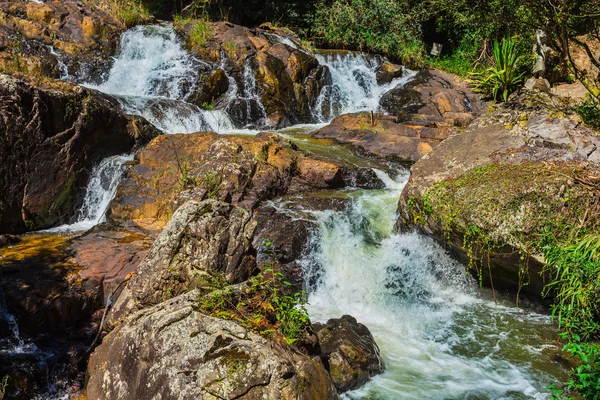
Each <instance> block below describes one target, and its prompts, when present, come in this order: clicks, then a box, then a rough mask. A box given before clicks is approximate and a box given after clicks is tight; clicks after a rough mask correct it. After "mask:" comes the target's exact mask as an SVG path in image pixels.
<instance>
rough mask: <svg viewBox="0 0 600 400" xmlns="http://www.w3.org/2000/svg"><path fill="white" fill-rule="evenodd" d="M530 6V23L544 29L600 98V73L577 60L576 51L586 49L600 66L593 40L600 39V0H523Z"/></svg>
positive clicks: (571, 66) (563, 57) (594, 62)
mask: <svg viewBox="0 0 600 400" xmlns="http://www.w3.org/2000/svg"><path fill="white" fill-rule="evenodd" d="M521 3H522V6H523V7H524V8H525V9H527V10H528V12H529V15H528V16H527V18H528V19H529V23H530V24H531V25H532V27H534V28H536V29H542V30H543V31H545V32H546V35H547V36H548V38H549V39H550V46H551V47H552V48H553V49H554V50H556V51H557V52H558V53H559V54H560V56H561V60H562V62H563V63H564V65H565V66H566V67H567V68H568V69H569V71H570V72H572V73H573V75H575V77H576V78H577V79H578V80H579V81H580V82H581V83H582V84H583V85H584V86H585V87H586V89H587V90H588V91H589V92H590V94H591V95H592V96H593V97H595V98H596V99H600V76H599V75H598V74H597V73H596V74H594V73H592V71H584V70H582V69H581V68H580V66H578V65H577V64H576V63H575V62H574V61H573V51H574V49H575V48H577V47H578V48H580V49H582V50H583V51H585V54H586V55H587V57H588V58H589V60H590V62H591V64H592V65H594V66H595V67H596V68H598V69H600V55H599V54H594V52H593V51H592V48H591V47H590V44H589V43H590V41H592V40H593V41H596V43H600V0H542V1H530V0H521ZM594 75H595V76H594Z"/></svg>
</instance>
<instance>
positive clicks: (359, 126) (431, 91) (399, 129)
mask: <svg viewBox="0 0 600 400" xmlns="http://www.w3.org/2000/svg"><path fill="white" fill-rule="evenodd" d="M388 68H390V67H388ZM380 106H381V108H382V110H383V111H384V112H386V113H387V114H392V115H385V114H380V113H374V114H373V115H372V116H371V114H369V113H356V114H344V115H341V116H339V117H337V118H336V119H334V120H333V121H332V122H331V123H330V124H329V125H328V126H326V127H324V128H322V129H319V130H317V131H316V132H315V133H314V134H313V135H314V136H315V137H317V138H331V139H335V140H336V141H338V142H340V143H348V144H351V145H353V146H355V147H357V148H359V149H360V150H362V151H364V152H367V153H368V154H371V155H374V156H377V157H381V158H385V159H388V160H390V161H395V162H400V163H402V164H412V163H414V162H416V161H417V160H419V159H420V158H421V157H423V156H424V155H425V154H427V153H428V152H429V151H431V149H433V148H435V146H437V145H438V143H439V142H441V141H442V140H444V139H446V138H447V137H448V136H449V135H450V134H451V133H452V132H454V131H455V130H456V129H457V128H463V127H465V126H467V125H468V124H469V123H470V122H471V121H472V120H473V119H474V118H476V117H477V116H479V115H481V114H482V104H481V100H480V99H479V96H477V95H476V94H474V93H473V92H472V91H471V90H470V89H468V88H467V85H466V83H465V82H462V81H461V80H459V79H458V78H456V77H454V76H452V75H450V74H447V73H444V72H440V71H437V70H425V71H421V72H419V73H418V74H417V76H416V77H415V79H414V80H412V81H411V82H409V83H408V84H406V85H404V86H402V87H398V88H396V89H392V90H390V91H389V92H387V93H386V94H384V95H383V96H382V98H381V100H380Z"/></svg>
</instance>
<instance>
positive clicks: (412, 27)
mask: <svg viewBox="0 0 600 400" xmlns="http://www.w3.org/2000/svg"><path fill="white" fill-rule="evenodd" d="M313 33H314V35H315V39H316V40H317V41H319V42H321V43H322V44H324V45H326V46H333V47H340V48H346V49H351V50H361V51H370V52H377V53H383V54H385V55H388V56H389V57H391V58H393V59H397V60H399V61H401V62H402V63H404V64H407V65H410V66H421V65H423V64H424V54H425V51H424V46H423V43H422V41H421V40H420V25H419V22H418V20H417V19H416V16H415V15H413V14H412V12H411V8H410V7H409V4H408V2H406V1H396V0H371V1H369V0H334V1H333V2H321V3H320V4H319V5H318V6H317V9H316V12H315V21H314V25H313Z"/></svg>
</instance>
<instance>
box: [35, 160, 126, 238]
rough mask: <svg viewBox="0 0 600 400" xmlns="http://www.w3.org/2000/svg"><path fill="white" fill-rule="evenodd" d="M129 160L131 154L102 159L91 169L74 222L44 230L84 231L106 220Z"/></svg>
mask: <svg viewBox="0 0 600 400" xmlns="http://www.w3.org/2000/svg"><path fill="white" fill-rule="evenodd" d="M129 161H133V154H127V155H119V156H112V157H107V158H105V159H103V160H102V161H101V162H100V163H99V164H98V165H97V166H95V167H94V169H93V170H92V173H91V176H90V181H89V183H88V185H87V188H86V191H85V197H84V199H83V204H82V206H81V208H80V209H79V210H78V211H77V214H76V217H75V218H76V222H74V223H72V224H68V225H61V226H58V227H56V228H52V229H48V230H46V232H76V231H85V230H88V229H91V228H93V227H94V226H96V225H98V224H99V223H102V222H104V221H106V212H107V211H108V208H109V207H110V202H111V201H112V199H113V198H114V197H115V195H116V193H117V188H118V187H119V183H121V179H122V177H123V173H124V172H125V166H124V165H125V163H127V162H129Z"/></svg>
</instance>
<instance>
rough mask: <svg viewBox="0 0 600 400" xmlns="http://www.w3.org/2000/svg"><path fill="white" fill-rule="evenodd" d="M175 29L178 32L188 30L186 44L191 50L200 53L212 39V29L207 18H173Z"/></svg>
mask: <svg viewBox="0 0 600 400" xmlns="http://www.w3.org/2000/svg"><path fill="white" fill-rule="evenodd" d="M175 28H177V29H178V30H186V31H187V30H188V29H189V35H187V40H188V44H189V45H190V47H192V48H193V49H196V50H199V51H201V50H202V48H203V47H204V46H205V45H206V42H208V41H209V40H210V39H212V37H213V36H212V28H211V24H210V21H209V20H208V18H184V17H181V16H176V17H175Z"/></svg>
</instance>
